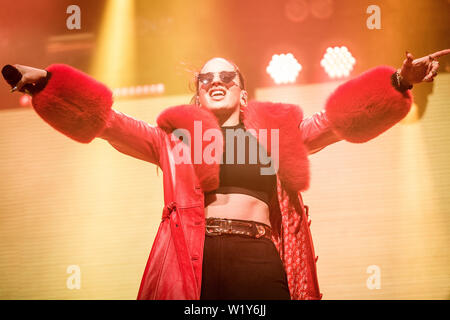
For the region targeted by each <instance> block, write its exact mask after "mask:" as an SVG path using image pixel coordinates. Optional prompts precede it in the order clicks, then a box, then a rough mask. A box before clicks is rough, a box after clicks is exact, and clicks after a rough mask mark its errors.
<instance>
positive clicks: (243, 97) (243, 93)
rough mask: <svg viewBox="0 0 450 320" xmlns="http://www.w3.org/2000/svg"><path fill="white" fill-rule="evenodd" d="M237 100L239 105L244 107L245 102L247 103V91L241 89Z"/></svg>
mask: <svg viewBox="0 0 450 320" xmlns="http://www.w3.org/2000/svg"><path fill="white" fill-rule="evenodd" d="M239 100H240V103H241V106H244V107H246V106H247V103H248V93H247V91H245V90H242V91H241V96H240V99H239Z"/></svg>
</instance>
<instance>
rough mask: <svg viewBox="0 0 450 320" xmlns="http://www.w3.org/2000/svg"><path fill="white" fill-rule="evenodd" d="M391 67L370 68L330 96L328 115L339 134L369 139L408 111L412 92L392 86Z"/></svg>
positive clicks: (390, 125)
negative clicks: (402, 91) (402, 90)
mask: <svg viewBox="0 0 450 320" xmlns="http://www.w3.org/2000/svg"><path fill="white" fill-rule="evenodd" d="M394 72H395V69H394V68H392V67H387V66H382V67H377V68H373V69H370V70H368V71H366V72H364V73H363V74H361V75H360V76H358V77H356V78H354V79H352V80H350V81H347V82H345V83H344V84H342V85H340V86H339V87H338V88H337V89H336V90H335V91H334V92H333V93H332V94H331V95H330V96H329V98H328V101H327V103H326V106H325V110H326V112H327V117H328V119H329V120H330V121H331V123H332V125H333V129H334V130H335V131H336V132H337V133H338V135H339V136H340V137H341V138H343V139H345V140H347V141H349V142H366V141H368V140H370V139H373V138H375V137H376V136H378V135H380V134H381V133H383V132H384V131H386V130H388V129H389V128H390V127H392V126H393V125H394V124H396V123H397V122H398V121H400V120H401V119H403V118H404V117H405V116H406V115H407V114H408V112H409V110H410V107H411V104H412V95H411V92H410V91H409V90H407V91H405V92H404V93H401V92H399V91H397V90H395V89H394V88H393V86H392V85H391V81H390V79H391V75H392V74H393V73H394Z"/></svg>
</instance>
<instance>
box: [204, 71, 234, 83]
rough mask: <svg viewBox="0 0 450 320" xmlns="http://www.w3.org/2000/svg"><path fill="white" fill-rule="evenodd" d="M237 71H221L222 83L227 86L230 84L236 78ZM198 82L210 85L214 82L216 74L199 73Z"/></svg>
mask: <svg viewBox="0 0 450 320" xmlns="http://www.w3.org/2000/svg"><path fill="white" fill-rule="evenodd" d="M236 75H237V73H236V71H221V72H219V78H220V81H222V82H223V83H225V84H228V83H230V82H231V81H233V79H234V78H235V77H236ZM197 79H198V81H200V82H201V83H202V84H204V85H209V84H211V83H212V82H213V81H214V72H207V73H199V75H198V76H197Z"/></svg>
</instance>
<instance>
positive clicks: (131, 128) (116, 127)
mask: <svg viewBox="0 0 450 320" xmlns="http://www.w3.org/2000/svg"><path fill="white" fill-rule="evenodd" d="M164 134H165V132H164V131H163V130H162V129H161V128H159V127H157V126H152V125H150V124H148V123H146V122H145V121H142V120H137V119H134V118H133V117H131V116H128V115H126V114H124V113H122V112H119V111H116V110H114V109H112V115H111V117H110V118H109V120H108V122H107V125H106V127H105V129H104V130H103V131H102V132H101V133H100V134H99V135H98V137H99V138H102V139H105V140H107V141H108V142H109V144H111V145H112V146H113V147H114V148H115V149H116V150H118V151H120V152H122V153H124V154H126V155H129V156H132V157H134V158H137V159H140V160H144V161H148V162H151V163H154V164H156V165H158V166H160V154H161V149H162V148H161V146H162V144H163V143H164Z"/></svg>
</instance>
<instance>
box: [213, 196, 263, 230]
mask: <svg viewBox="0 0 450 320" xmlns="http://www.w3.org/2000/svg"><path fill="white" fill-rule="evenodd" d="M205 217H206V218H226V219H239V220H250V221H255V222H261V223H265V224H267V225H268V226H270V220H269V206H268V205H267V204H266V203H265V202H264V201H261V200H259V199H257V198H255V197H252V196H249V195H246V194H240V193H228V194H222V193H216V194H214V193H213V194H205Z"/></svg>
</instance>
